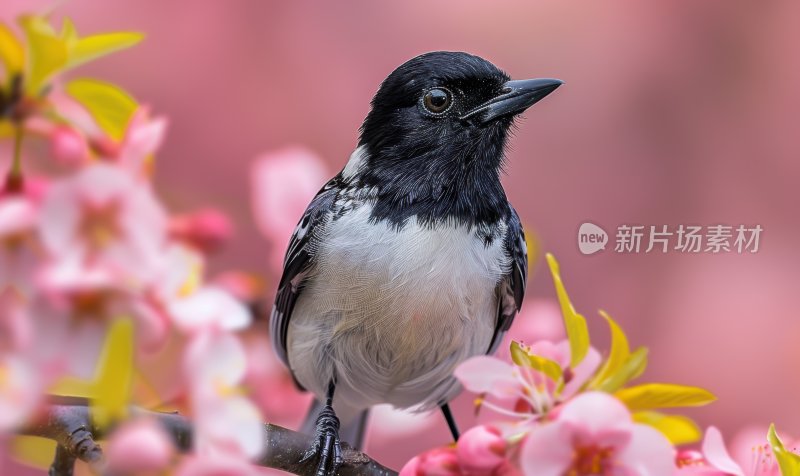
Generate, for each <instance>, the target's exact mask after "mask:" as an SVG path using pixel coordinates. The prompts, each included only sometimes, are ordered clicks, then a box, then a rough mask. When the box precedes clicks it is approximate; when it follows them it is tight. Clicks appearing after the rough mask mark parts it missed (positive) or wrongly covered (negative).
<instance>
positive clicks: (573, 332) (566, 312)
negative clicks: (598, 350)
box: [547, 253, 590, 368]
mask: <svg viewBox="0 0 800 476" xmlns="http://www.w3.org/2000/svg"><path fill="white" fill-rule="evenodd" d="M547 264H548V265H549V266H550V274H552V276H553V284H554V285H555V287H556V294H557V295H558V302H559V303H560V304H561V315H562V316H563V318H564V326H565V327H566V330H567V338H568V339H569V349H570V364H569V365H570V367H572V368H575V367H576V366H577V365H578V364H580V363H581V361H583V358H584V357H586V353H587V352H588V351H589V345H590V341H589V329H588V327H587V326H586V318H584V317H583V316H582V315H580V314H578V313H577V312H575V308H574V307H573V306H572V302H571V301H570V300H569V296H568V295H567V290H566V289H565V288H564V283H563V282H562V281H561V272H560V269H559V266H558V261H556V259H555V257H554V256H553V255H552V254H550V253H547Z"/></svg>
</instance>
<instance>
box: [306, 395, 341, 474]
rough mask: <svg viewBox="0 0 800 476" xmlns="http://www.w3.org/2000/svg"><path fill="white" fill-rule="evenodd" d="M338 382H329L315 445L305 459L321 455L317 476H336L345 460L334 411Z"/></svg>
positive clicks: (337, 420) (319, 417)
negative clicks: (335, 391) (334, 396)
mask: <svg viewBox="0 0 800 476" xmlns="http://www.w3.org/2000/svg"><path fill="white" fill-rule="evenodd" d="M335 389H336V384H335V383H334V382H333V381H331V382H330V383H329V384H328V393H327V395H326V398H325V406H324V407H323V408H322V411H320V412H319V416H318V417H317V432H316V433H317V434H316V438H315V441H314V446H313V447H311V448H310V449H309V451H308V453H306V457H305V458H303V459H307V458H311V457H313V456H315V455H317V456H319V463H318V464H317V471H316V473H314V474H315V475H316V476H335V475H336V473H337V471H339V467H340V466H341V465H342V462H343V461H344V460H343V459H342V446H341V443H340V441H339V418H338V417H337V416H336V413H335V412H334V411H333V392H334V390H335Z"/></svg>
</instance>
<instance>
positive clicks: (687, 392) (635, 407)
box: [614, 383, 717, 412]
mask: <svg viewBox="0 0 800 476" xmlns="http://www.w3.org/2000/svg"><path fill="white" fill-rule="evenodd" d="M614 396H615V397H617V398H618V399H620V400H621V401H622V402H623V403H625V405H627V406H628V408H629V409H630V411H632V412H637V411H642V410H652V409H654V408H672V407H697V406H701V405H707V404H709V403H711V402H713V401H714V400H716V399H717V397H715V396H714V394H712V393H711V392H709V391H708V390H705V389H703V388H700V387H691V386H688V385H674V384H668V383H647V384H644V385H637V386H635V387H629V388H623V389H622V390H618V391H617V392H615V393H614Z"/></svg>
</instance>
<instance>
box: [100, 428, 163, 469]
mask: <svg viewBox="0 0 800 476" xmlns="http://www.w3.org/2000/svg"><path fill="white" fill-rule="evenodd" d="M174 455H175V447H174V445H173V444H172V441H171V440H170V438H169V436H168V435H167V434H166V432H165V431H164V429H163V428H162V427H161V426H159V424H158V423H157V422H155V421H152V420H134V421H132V422H129V423H126V424H125V425H123V426H122V427H120V428H119V429H117V430H116V431H115V432H114V433H113V435H112V436H111V439H110V440H109V442H108V444H107V445H106V447H105V456H106V461H107V462H108V470H109V471H110V472H111V473H112V474H119V475H135V474H142V473H143V472H156V471H161V470H164V469H165V468H167V467H168V466H169V465H170V464H171V463H172V459H173V457H174Z"/></svg>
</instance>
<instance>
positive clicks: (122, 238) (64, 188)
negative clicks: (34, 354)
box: [39, 164, 167, 287]
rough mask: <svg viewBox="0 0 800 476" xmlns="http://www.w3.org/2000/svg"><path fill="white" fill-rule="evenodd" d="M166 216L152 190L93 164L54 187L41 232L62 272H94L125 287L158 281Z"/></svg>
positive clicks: (56, 268) (47, 199)
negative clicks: (66, 268)
mask: <svg viewBox="0 0 800 476" xmlns="http://www.w3.org/2000/svg"><path fill="white" fill-rule="evenodd" d="M166 223H167V219H166V213H165V212H164V210H163V208H162V207H161V204H160V203H159V202H158V201H157V200H156V198H155V196H154V194H153V192H152V190H151V189H150V187H149V186H148V185H147V184H145V183H143V182H140V181H137V180H135V179H134V177H133V176H131V175H130V174H129V173H127V172H125V171H124V170H122V169H120V168H118V167H115V166H111V165H107V164H94V165H92V166H90V167H87V168H86V169H83V170H81V171H80V172H78V173H77V174H76V175H74V176H72V177H70V178H67V179H64V180H62V181H59V182H56V183H53V184H52V186H51V187H50V189H49V190H48V192H47V194H46V196H45V198H44V203H43V204H42V209H41V220H40V222H39V231H40V234H41V237H42V241H43V242H44V245H45V247H46V248H47V249H48V250H49V251H50V252H51V254H52V255H53V256H54V258H55V259H54V261H53V263H52V265H51V269H50V272H51V273H56V275H57V274H58V273H59V267H63V266H66V267H68V268H70V269H84V270H92V271H96V272H97V273H100V274H104V275H106V278H104V279H109V280H111V281H113V282H115V283H120V284H122V285H125V286H133V287H136V286H141V285H142V284H143V283H144V282H146V281H148V280H150V279H153V277H154V276H153V272H154V270H155V269H156V266H157V264H158V262H159V259H160V258H161V256H162V253H163V247H164V244H165V240H166Z"/></svg>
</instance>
